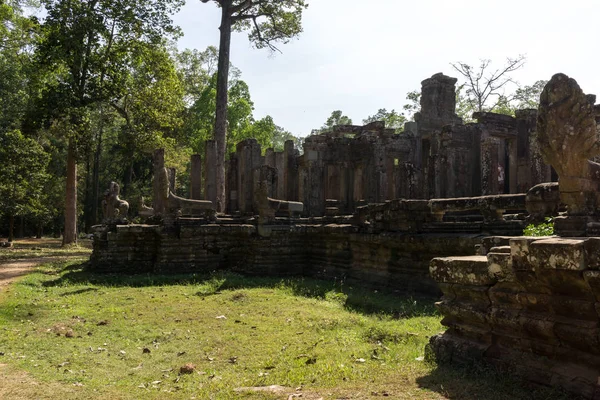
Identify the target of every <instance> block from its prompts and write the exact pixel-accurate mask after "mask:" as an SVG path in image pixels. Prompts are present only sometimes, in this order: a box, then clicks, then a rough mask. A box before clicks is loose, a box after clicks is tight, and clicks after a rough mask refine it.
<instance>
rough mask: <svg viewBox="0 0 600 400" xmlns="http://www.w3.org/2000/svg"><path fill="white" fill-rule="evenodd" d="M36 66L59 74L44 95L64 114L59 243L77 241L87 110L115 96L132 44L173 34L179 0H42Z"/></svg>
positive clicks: (159, 39) (57, 113)
mask: <svg viewBox="0 0 600 400" xmlns="http://www.w3.org/2000/svg"><path fill="white" fill-rule="evenodd" d="M44 4H45V7H46V11H47V16H46V19H45V21H44V24H43V28H44V40H43V41H42V42H41V43H40V45H39V47H38V54H39V59H40V65H41V66H44V67H47V68H49V69H55V70H57V71H60V72H61V73H62V76H61V79H60V80H58V81H57V82H56V84H55V85H54V86H52V87H51V89H52V90H50V91H49V95H50V96H51V97H52V98H53V99H55V100H57V101H54V102H52V103H53V104H52V106H53V110H54V113H55V117H61V116H62V117H63V118H64V117H65V116H68V120H69V122H70V124H71V125H72V126H73V129H72V130H71V132H72V134H71V135H70V136H69V146H68V155H67V180H66V196H65V199H66V200H65V203H66V205H65V233H64V236H63V244H70V243H75V242H76V241H77V235H76V232H77V148H78V142H79V141H80V140H82V139H84V138H85V131H86V129H85V127H86V114H87V112H88V110H89V107H90V106H92V105H97V104H100V103H102V102H104V101H106V100H108V99H112V98H114V97H116V96H118V94H119V93H120V92H121V88H122V84H123V79H124V76H126V73H125V72H126V65H127V62H128V57H127V55H128V49H129V47H130V44H131V43H132V42H134V41H138V40H145V41H148V42H150V43H160V42H162V40H163V36H172V35H175V34H177V32H178V29H177V28H176V27H175V26H174V25H173V24H172V21H171V18H170V15H171V14H173V13H175V12H176V11H177V10H178V9H179V7H180V6H181V4H182V1H181V0H130V1H127V2H120V1H111V0H89V1H86V0H45V1H44Z"/></svg>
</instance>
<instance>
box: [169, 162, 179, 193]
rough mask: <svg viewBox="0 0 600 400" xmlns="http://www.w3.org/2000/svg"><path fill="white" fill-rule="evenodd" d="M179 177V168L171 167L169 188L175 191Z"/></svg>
mask: <svg viewBox="0 0 600 400" xmlns="http://www.w3.org/2000/svg"><path fill="white" fill-rule="evenodd" d="M176 179H177V170H176V169H175V168H173V167H171V168H169V190H170V191H171V192H173V193H175V181H176Z"/></svg>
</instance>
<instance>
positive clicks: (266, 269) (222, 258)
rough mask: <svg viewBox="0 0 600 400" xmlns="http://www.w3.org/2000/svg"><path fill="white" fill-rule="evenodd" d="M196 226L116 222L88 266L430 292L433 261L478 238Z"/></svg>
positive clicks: (334, 227) (464, 250)
mask: <svg viewBox="0 0 600 400" xmlns="http://www.w3.org/2000/svg"><path fill="white" fill-rule="evenodd" d="M269 228H270V229H269V232H270V233H269V236H268V237H264V236H262V235H260V234H259V229H258V227H257V226H256V225H252V224H229V225H228V224H219V225H217V224H198V222H197V220H194V219H185V218H180V219H179V220H178V222H177V224H176V226H175V227H174V228H171V229H165V228H162V227H160V226H155V225H129V226H127V225H123V226H116V227H113V230H114V231H108V230H107V231H103V232H99V233H97V234H96V236H95V238H94V253H93V255H92V259H91V265H90V269H91V270H94V271H98V272H124V273H151V272H152V273H166V274H175V273H189V272H211V271H215V270H220V269H227V270H232V271H238V272H242V273H245V274H257V275H269V276H272V275H275V276H279V275H302V276H310V277H319V278H323V279H335V280H338V281H346V282H349V283H352V282H353V283H361V284H368V285H372V286H375V287H391V288H393V289H394V290H400V291H411V292H421V293H432V294H437V293H439V290H438V289H437V286H436V285H435V283H434V282H433V281H432V279H431V278H430V277H429V275H428V264H429V261H430V260H431V258H432V257H435V256H440V255H448V254H454V255H460V254H473V253H474V252H475V246H476V245H477V244H478V243H479V242H480V238H481V236H480V235H476V234H474V235H463V234H454V233H449V234H437V235H428V234H418V233H417V234H405V233H393V232H389V233H386V234H373V233H365V232H361V229H360V228H359V227H357V226H354V225H349V224H343V225H338V224H316V223H306V224H296V225H274V226H270V227H269Z"/></svg>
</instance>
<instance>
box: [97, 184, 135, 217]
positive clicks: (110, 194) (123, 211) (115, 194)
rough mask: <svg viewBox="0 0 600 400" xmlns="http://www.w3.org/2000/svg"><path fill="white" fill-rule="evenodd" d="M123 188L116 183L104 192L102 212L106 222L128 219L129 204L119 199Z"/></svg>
mask: <svg viewBox="0 0 600 400" xmlns="http://www.w3.org/2000/svg"><path fill="white" fill-rule="evenodd" d="M120 192H121V188H120V187H119V184H118V183H116V182H111V183H110V185H109V186H108V189H106V191H105V192H104V200H102V211H103V213H104V220H105V221H113V220H115V219H123V220H124V219H126V218H127V212H128V211H129V203H128V202H127V201H125V200H123V199H121V198H120V197H119V193H120Z"/></svg>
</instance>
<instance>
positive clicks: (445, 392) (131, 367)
mask: <svg viewBox="0 0 600 400" xmlns="http://www.w3.org/2000/svg"><path fill="white" fill-rule="evenodd" d="M82 261H83V259H79V260H77V259H75V260H72V261H69V262H64V261H62V262H56V263H51V264H45V265H43V266H41V267H39V268H38V269H37V271H36V272H35V273H32V274H30V275H28V276H26V277H25V278H22V279H20V280H19V281H18V282H15V283H13V284H12V285H11V286H10V288H9V289H8V290H6V291H4V292H2V293H0V354H1V355H0V366H1V367H0V398H10V399H21V398H22V399H29V398H48V399H61V400H62V399H69V398H77V399H84V398H85V399H89V398H102V399H141V398H143V399H170V398H173V399H193V398H195V399H231V398H250V399H292V398H299V399H319V398H323V399H375V398H380V397H389V398H406V399H445V398H455V399H530V398H535V399H559V398H565V399H566V398H567V397H566V396H562V395H561V394H560V393H555V392H552V391H549V390H547V389H540V388H532V387H525V386H522V384H520V383H518V382H517V381H514V380H512V379H511V378H509V377H507V376H505V375H497V374H495V373H494V372H493V371H489V370H481V369H475V368H471V369H468V370H467V369H452V368H448V367H439V368H438V367H437V366H436V365H434V364H431V363H428V362H427V361H425V360H423V356H424V349H425V345H426V343H427V341H428V339H429V337H430V336H431V335H433V334H436V333H438V332H440V331H442V330H443V328H442V326H441V325H440V316H439V315H438V314H437V312H436V311H435V309H434V307H433V302H434V300H435V299H431V298H409V297H400V298H399V297H398V296H397V295H396V296H394V295H392V294H386V293H377V292H375V291H372V290H365V289H362V288H358V287H350V286H348V285H346V284H344V283H340V282H337V283H331V282H323V281H315V280H308V279H301V278H297V279H284V280H282V279H277V278H246V277H242V276H239V275H233V274H227V273H214V274H212V275H210V276H195V275H186V276H174V277H165V276H147V275H144V276H117V275H93V274H89V273H87V272H84V271H82V269H81V262H82ZM269 385H279V386H281V387H282V388H279V389H280V390H279V391H275V392H265V391H258V390H259V389H256V388H257V387H261V388H262V387H265V386H269ZM242 388H255V389H253V390H251V389H242ZM300 394H302V397H299V395H300Z"/></svg>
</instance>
